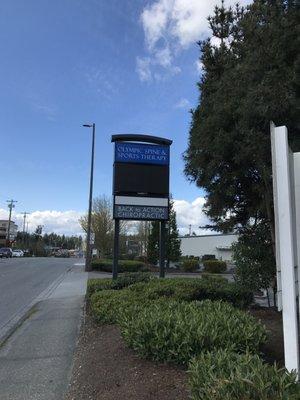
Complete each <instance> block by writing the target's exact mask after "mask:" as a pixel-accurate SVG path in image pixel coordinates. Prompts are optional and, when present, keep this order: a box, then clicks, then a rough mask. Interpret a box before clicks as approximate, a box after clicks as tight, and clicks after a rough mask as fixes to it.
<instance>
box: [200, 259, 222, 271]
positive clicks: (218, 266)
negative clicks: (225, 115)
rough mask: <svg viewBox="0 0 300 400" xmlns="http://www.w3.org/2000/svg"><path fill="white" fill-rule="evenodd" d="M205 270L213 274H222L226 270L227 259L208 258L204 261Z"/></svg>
mask: <svg viewBox="0 0 300 400" xmlns="http://www.w3.org/2000/svg"><path fill="white" fill-rule="evenodd" d="M203 266H204V271H206V272H210V273H211V274H220V273H222V272H225V271H226V268H227V264H226V262H225V261H220V260H206V261H203Z"/></svg>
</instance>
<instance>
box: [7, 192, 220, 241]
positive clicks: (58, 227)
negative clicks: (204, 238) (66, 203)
mask: <svg viewBox="0 0 300 400" xmlns="http://www.w3.org/2000/svg"><path fill="white" fill-rule="evenodd" d="M204 203H205V199H204V197H197V198H196V199H195V200H194V201H192V202H189V201H187V200H180V199H177V200H174V209H175V211H176V215H177V226H178V229H179V232H180V234H181V235H185V234H187V233H188V232H189V225H192V231H194V232H196V233H197V234H209V233H213V232H211V231H209V230H206V229H200V228H199V226H204V225H206V224H209V220H208V218H207V216H206V215H205V214H204V213H203V205H204ZM83 214H84V213H81V212H78V211H74V210H67V211H57V210H44V211H33V212H31V213H30V214H29V215H28V216H27V221H28V231H29V232H34V231H35V229H36V227H37V225H43V226H44V227H43V233H51V232H55V233H57V234H61V235H62V234H65V235H83V231H82V229H81V227H80V225H79V222H78V220H79V218H80V217H81V216H82V215H83ZM0 219H8V211H7V209H0ZM12 220H13V221H14V222H15V223H16V224H17V225H18V227H19V230H20V231H22V229H23V215H22V214H21V213H18V212H13V215H12ZM128 231H129V233H135V231H136V229H135V226H134V222H130V223H129V225H128Z"/></svg>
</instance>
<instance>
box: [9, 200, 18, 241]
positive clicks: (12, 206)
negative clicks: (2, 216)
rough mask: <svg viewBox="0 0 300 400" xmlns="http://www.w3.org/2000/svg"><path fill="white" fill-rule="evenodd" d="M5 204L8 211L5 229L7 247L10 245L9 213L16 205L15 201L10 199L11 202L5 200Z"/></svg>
mask: <svg viewBox="0 0 300 400" xmlns="http://www.w3.org/2000/svg"><path fill="white" fill-rule="evenodd" d="M6 202H7V203H8V209H9V217H8V228H7V237H6V241H7V244H8V246H9V244H10V224H11V212H12V209H13V208H14V207H15V203H17V200H13V199H11V200H7V201H6Z"/></svg>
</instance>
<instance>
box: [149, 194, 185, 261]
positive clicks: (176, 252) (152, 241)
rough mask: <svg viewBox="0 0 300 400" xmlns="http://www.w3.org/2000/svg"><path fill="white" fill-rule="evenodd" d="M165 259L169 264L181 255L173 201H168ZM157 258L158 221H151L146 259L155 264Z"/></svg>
mask: <svg viewBox="0 0 300 400" xmlns="http://www.w3.org/2000/svg"><path fill="white" fill-rule="evenodd" d="M166 241H167V243H166V260H167V265H168V266H169V263H170V261H177V260H178V259H179V257H180V256H181V250H180V239H179V237H178V229H177V222H176V211H175V210H174V202H173V201H172V200H171V201H170V219H169V227H168V232H167V237H166ZM158 258H159V222H158V221H155V222H151V228H150V234H149V236H148V251H147V259H148V261H149V262H150V263H151V264H157V261H158Z"/></svg>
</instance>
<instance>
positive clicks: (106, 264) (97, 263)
mask: <svg viewBox="0 0 300 400" xmlns="http://www.w3.org/2000/svg"><path fill="white" fill-rule="evenodd" d="M91 264H92V269H94V270H98V271H104V272H112V264H113V260H101V259H96V260H93V261H92V263H91ZM139 271H148V267H147V266H146V264H145V263H144V262H142V261H137V260H120V261H119V262H118V272H139Z"/></svg>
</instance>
